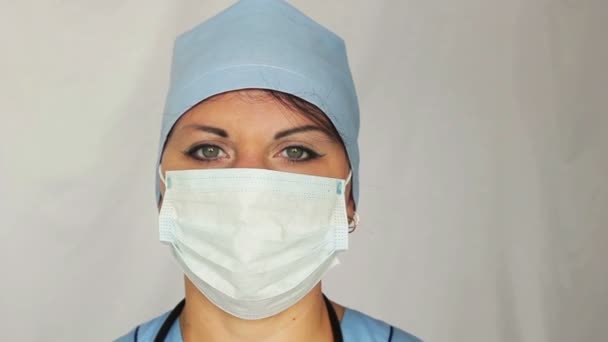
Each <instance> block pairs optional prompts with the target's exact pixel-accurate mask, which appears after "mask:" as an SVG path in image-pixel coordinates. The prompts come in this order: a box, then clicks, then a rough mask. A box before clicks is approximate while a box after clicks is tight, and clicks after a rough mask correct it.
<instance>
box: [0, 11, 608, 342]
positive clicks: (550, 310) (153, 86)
mask: <svg viewBox="0 0 608 342" xmlns="http://www.w3.org/2000/svg"><path fill="white" fill-rule="evenodd" d="M232 3H233V1H227V0H225V1H219V0H217V1H203V0H198V1H194V0H187V1H186V0H184V1H175V0H148V1H127V0H120V1H119V0H104V1H101V0H95V1H93V0H88V1H83V0H47V1H6V0H5V1H2V4H1V7H0V17H1V18H0V19H1V20H0V32H1V33H0V42H1V47H0V48H1V49H2V50H1V53H0V76H1V78H0V79H1V80H0V113H1V118H2V120H1V123H0V128H1V132H2V137H1V139H2V140H1V144H0V152H1V155H0V179H1V182H2V190H1V191H0V202H1V206H0V211H1V212H0V214H1V215H2V223H1V230H0V240H1V241H2V243H1V248H0V263H1V264H0V269H1V271H2V276H1V279H0V322H1V323H0V327H1V329H0V330H1V334H2V337H1V338H0V339H1V340H3V341H45V342H46V341H109V340H112V339H114V338H116V337H118V336H119V335H121V334H123V333H126V332H127V331H128V330H130V329H131V328H133V327H134V326H135V325H136V324H138V323H140V322H142V321H144V320H148V319H150V318H152V317H153V316H156V315H158V314H160V313H162V312H164V311H167V310H169V309H170V308H172V307H173V306H174V305H175V303H177V301H179V300H180V299H181V298H182V295H183V280H182V277H181V274H180V271H179V269H178V267H177V264H176V263H175V262H174V261H173V258H172V256H171V254H170V251H169V248H168V247H167V246H165V245H162V244H161V243H159V242H158V230H157V222H156V219H157V210H156V206H155V202H154V175H155V172H156V169H155V165H154V162H155V157H156V151H157V150H156V148H157V143H158V134H159V129H160V114H161V111H162V108H163V104H164V97H165V95H166V91H167V86H168V77H169V66H170V65H169V63H170V54H171V48H172V42H173V38H174V37H175V36H176V35H177V34H178V33H180V32H183V31H185V30H187V29H189V28H191V27H193V26H195V25H196V24H197V23H199V22H201V21H202V20H204V19H206V18H208V17H210V16H212V15H214V14H216V13H218V12H219V11H220V10H222V9H224V8H225V7H227V6H229V5H231V4H232ZM293 3H294V4H295V5H296V6H297V7H299V8H300V9H301V10H302V11H304V12H305V13H307V14H308V15H310V16H311V17H313V18H314V19H316V20H317V21H319V22H321V23H323V24H324V25H325V26H327V27H329V28H330V29H332V30H334V31H335V32H337V33H338V34H340V35H341V36H343V37H344V38H345V40H346V41H347V43H348V48H349V58H350V63H351V67H352V69H353V74H354V78H355V81H356V84H357V88H358V92H359V97H360V103H361V110H362V116H361V118H362V120H361V121H362V122H361V127H362V129H361V136H360V144H361V149H362V166H361V182H362V183H361V184H362V186H361V202H360V213H361V217H362V221H361V222H362V223H361V225H360V227H359V229H358V230H357V231H356V232H355V233H354V234H352V235H351V250H350V251H348V253H346V254H344V255H343V256H342V257H341V260H342V265H340V266H339V267H337V268H335V269H334V270H332V271H331V272H330V273H329V274H328V275H327V277H326V278H325V282H324V286H325V290H326V292H327V293H328V295H329V296H330V297H331V298H332V299H334V300H336V301H338V302H340V303H344V304H346V305H348V306H350V307H353V308H355V309H359V310H362V311H364V312H366V313H368V314H371V315H373V316H376V317H378V318H381V319H383V320H386V321H388V322H390V323H393V324H395V325H397V326H399V327H401V328H403V329H405V330H408V331H411V332H413V333H415V334H416V335H419V336H420V337H422V338H423V339H425V340H427V341H505V342H506V341H509V342H511V341H529V342H544V341H551V342H559V341H564V342H565V341H569V342H570V341H606V340H608V324H607V322H608V266H607V265H606V259H607V257H608V180H607V176H608V129H607V128H608V113H607V111H608V103H607V101H608V100H607V99H608V77H607V76H608V74H607V73H608V72H607V68H608V67H607V65H606V61H608V49H607V40H606V32H608V20H607V18H608V1H606V0H576V1H575V0H572V1H570V0H514V1H499V0H462V1H449V0H394V1H389V0H386V1H378V0H374V1H368V0H366V1H353V0H332V1H327V0H322V1H321V0H298V1H293Z"/></svg>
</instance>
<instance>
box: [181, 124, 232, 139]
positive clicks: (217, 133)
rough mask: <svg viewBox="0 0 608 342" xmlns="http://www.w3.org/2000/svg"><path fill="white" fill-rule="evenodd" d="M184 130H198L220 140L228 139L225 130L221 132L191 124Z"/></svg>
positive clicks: (217, 129)
mask: <svg viewBox="0 0 608 342" xmlns="http://www.w3.org/2000/svg"><path fill="white" fill-rule="evenodd" d="M184 128H190V129H196V130H199V131H203V132H207V133H212V134H215V135H219V136H220V137H222V138H228V132H226V131H225V130H223V129H221V128H217V127H212V126H205V125H197V124H192V125H188V126H186V127H184Z"/></svg>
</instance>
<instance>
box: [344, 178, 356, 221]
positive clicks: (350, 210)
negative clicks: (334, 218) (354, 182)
mask: <svg viewBox="0 0 608 342" xmlns="http://www.w3.org/2000/svg"><path fill="white" fill-rule="evenodd" d="M356 209H357V208H356V206H355V199H354V198H353V190H352V187H351V186H350V185H349V191H348V200H347V202H346V213H347V216H348V218H349V219H350V218H352V217H353V216H354V215H355V210H356Z"/></svg>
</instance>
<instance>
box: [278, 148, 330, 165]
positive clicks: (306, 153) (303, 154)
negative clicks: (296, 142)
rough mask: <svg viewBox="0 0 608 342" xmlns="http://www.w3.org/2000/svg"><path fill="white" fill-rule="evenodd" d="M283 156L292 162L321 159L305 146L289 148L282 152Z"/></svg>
mask: <svg viewBox="0 0 608 342" xmlns="http://www.w3.org/2000/svg"><path fill="white" fill-rule="evenodd" d="M281 155H282V156H283V158H286V159H288V160H289V161H290V162H303V161H307V160H312V159H316V158H319V157H321V155H320V154H318V153H317V152H315V151H313V150H311V149H309V148H306V147H303V146H289V147H287V148H285V149H284V150H283V151H282V152H281Z"/></svg>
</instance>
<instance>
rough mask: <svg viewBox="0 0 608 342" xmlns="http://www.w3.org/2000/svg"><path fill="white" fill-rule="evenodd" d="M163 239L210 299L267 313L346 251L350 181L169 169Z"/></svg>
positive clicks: (248, 313) (258, 315)
mask: <svg viewBox="0 0 608 342" xmlns="http://www.w3.org/2000/svg"><path fill="white" fill-rule="evenodd" d="M159 173H160V177H161V180H162V181H163V183H164V184H165V193H164V196H163V204H162V207H161V210H160V215H159V233H160V240H161V241H163V242H167V243H169V244H170V245H171V246H172V250H173V254H174V256H175V258H176V260H177V261H178V263H179V264H180V266H181V267H182V269H183V271H184V273H185V274H186V276H187V277H188V278H189V279H190V281H191V282H192V283H193V284H194V285H195V286H196V287H197V288H198V290H199V291H200V292H201V293H202V294H203V295H205V296H206V297H207V298H208V299H209V300H210V301H211V302H212V303H214V304H215V305H216V306H218V307H219V308H221V309H222V310H224V311H225V312H227V313H229V314H231V315H233V316H236V317H239V318H242V319H262V318H266V317H270V316H273V315H276V314H278V313H280V312H282V311H284V310H285V309H287V308H289V307H291V306H292V305H294V304H295V303H297V302H298V301H299V300H300V299H302V298H303V297H304V296H305V295H306V294H307V293H309V292H310V291H311V290H312V289H313V288H314V287H315V286H316V285H317V284H318V283H319V281H320V280H321V278H322V277H323V275H324V274H325V273H326V272H327V271H328V270H329V269H330V268H332V267H334V266H335V265H337V264H338V263H339V261H338V259H337V254H338V253H339V252H340V251H344V250H346V249H348V219H347V216H346V213H347V212H346V195H345V189H346V185H347V184H348V182H349V181H350V177H351V175H350V174H349V176H348V178H347V180H346V181H345V180H342V179H335V178H326V177H317V176H310V175H302V174H295V173H287V172H279V171H272V170H266V169H243V168H232V169H206V170H181V171H167V172H166V179H163V177H162V172H161V171H160V167H159Z"/></svg>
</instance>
